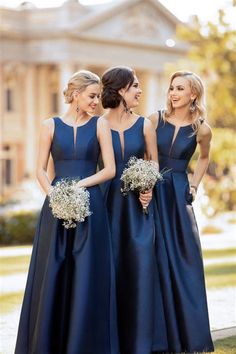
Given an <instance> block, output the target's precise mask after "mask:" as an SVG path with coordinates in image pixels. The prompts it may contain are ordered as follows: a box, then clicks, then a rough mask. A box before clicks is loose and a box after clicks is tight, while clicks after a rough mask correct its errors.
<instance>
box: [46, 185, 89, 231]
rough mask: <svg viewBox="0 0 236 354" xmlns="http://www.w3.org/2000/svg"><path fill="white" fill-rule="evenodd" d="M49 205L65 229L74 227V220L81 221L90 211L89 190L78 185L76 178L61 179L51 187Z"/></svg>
mask: <svg viewBox="0 0 236 354" xmlns="http://www.w3.org/2000/svg"><path fill="white" fill-rule="evenodd" d="M48 196H49V206H50V207H51V209H52V213H53V215H54V216H55V217H56V218H58V219H63V220H64V222H63V226H64V227H65V228H67V229H69V228H73V227H76V222H83V221H84V220H85V218H86V217H87V216H89V215H91V214H92V213H91V212H90V210H89V208H90V201H89V197H90V195H89V192H88V191H87V190H86V188H84V187H79V186H78V181H77V180H70V179H62V180H60V181H58V182H56V184H55V185H54V186H53V187H52V188H51V190H50V192H49V194H48Z"/></svg>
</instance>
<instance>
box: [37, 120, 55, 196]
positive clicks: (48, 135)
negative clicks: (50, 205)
mask: <svg viewBox="0 0 236 354" xmlns="http://www.w3.org/2000/svg"><path fill="white" fill-rule="evenodd" d="M53 132H54V122H53V119H47V120H44V121H43V122H42V126H41V131H40V137H39V149H38V159H37V167H36V176H37V179H38V181H39V183H40V185H41V187H42V189H43V190H44V192H45V193H46V194H48V192H49V190H50V188H51V183H50V181H49V178H48V175H47V166H48V160H49V155H50V149H51V143H52V137H53Z"/></svg>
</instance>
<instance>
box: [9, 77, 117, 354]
mask: <svg viewBox="0 0 236 354" xmlns="http://www.w3.org/2000/svg"><path fill="white" fill-rule="evenodd" d="M64 96H65V100H66V103H68V104H70V106H69V109H68V111H67V112H66V113H65V115H64V116H63V117H62V118H59V117H57V118H51V119H47V120H45V121H43V123H42V131H41V135H40V145H39V157H38V163H37V178H38V181H39V183H40V184H41V186H42V188H43V189H44V191H45V193H46V194H48V192H49V191H50V189H51V188H53V187H52V186H51V184H50V182H49V179H48V176H47V172H46V170H47V164H48V158H49V154H50V153H51V154H52V158H53V161H54V167H55V178H54V180H53V183H52V185H53V184H54V183H55V182H56V181H59V180H60V179H62V178H78V177H79V178H80V181H79V182H78V183H79V185H80V186H81V187H87V189H88V191H89V193H90V209H91V211H92V213H93V214H92V215H91V216H89V217H87V218H86V220H85V221H84V222H82V223H78V224H77V226H76V228H71V229H66V228H64V226H63V225H62V223H63V220H59V219H56V218H55V217H54V216H53V215H52V211H51V209H50V208H49V199H48V197H46V199H45V202H44V205H43V208H42V211H41V215H40V218H39V222H38V226H37V230H36V235H35V239H34V245H33V253H32V257H31V262H30V269H29V275H28V280H27V285H26V290H25V295H24V301H23V306H22V312H21V317H20V323H19V330H18V336H17V343H16V349H15V354H85V353H86V354H118V353H119V351H118V348H117V340H116V318H115V311H114V309H115V307H114V306H113V304H114V303H115V300H114V297H113V296H114V293H115V292H114V287H113V284H114V281H113V280H112V275H113V274H112V272H113V270H112V258H111V242H110V234H109V228H108V219H107V215H106V213H105V204H104V201H103V197H102V194H101V191H100V187H99V186H98V184H99V183H101V182H104V181H106V180H108V179H110V178H112V177H113V176H114V174H115V162H114V153H113V148H112V137H111V132H110V129H109V126H108V123H107V122H106V120H105V119H104V118H98V117H96V116H92V114H93V113H94V110H95V108H96V106H97V104H98V102H99V97H100V79H99V77H98V76H97V75H95V74H93V73H91V72H89V71H79V72H77V73H75V74H74V75H73V76H72V77H71V78H70V80H69V82H68V86H67V88H66V89H65V90H64ZM100 152H101V154H102V158H103V162H104V168H103V169H102V170H101V171H100V172H98V173H96V168H97V162H98V156H99V154H100Z"/></svg>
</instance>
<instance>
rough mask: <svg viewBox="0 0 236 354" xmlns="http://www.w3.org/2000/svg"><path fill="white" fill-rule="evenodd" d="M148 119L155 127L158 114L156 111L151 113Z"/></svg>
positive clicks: (155, 127)
mask: <svg viewBox="0 0 236 354" xmlns="http://www.w3.org/2000/svg"><path fill="white" fill-rule="evenodd" d="M148 119H149V120H150V121H151V122H152V124H153V127H154V129H155V130H156V129H157V125H158V121H159V114H158V113H152V114H151V115H150V116H149V117H148Z"/></svg>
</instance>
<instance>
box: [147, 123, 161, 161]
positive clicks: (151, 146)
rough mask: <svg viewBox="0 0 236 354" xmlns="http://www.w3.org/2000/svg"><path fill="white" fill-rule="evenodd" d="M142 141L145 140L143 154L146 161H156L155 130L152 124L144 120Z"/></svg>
mask: <svg viewBox="0 0 236 354" xmlns="http://www.w3.org/2000/svg"><path fill="white" fill-rule="evenodd" d="M144 139H145V145H146V146H145V154H146V157H147V160H153V161H156V162H157V161H158V158H157V138H156V132H155V129H153V125H152V123H151V122H150V121H149V120H148V119H145V121H144Z"/></svg>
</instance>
